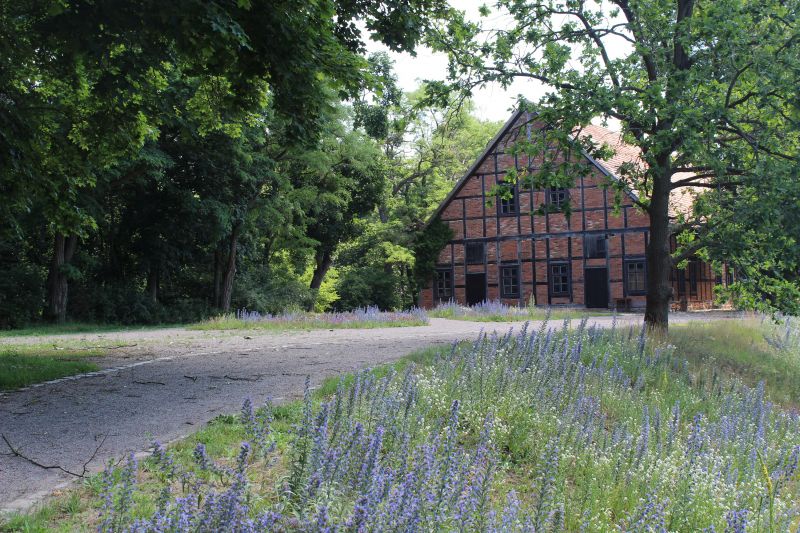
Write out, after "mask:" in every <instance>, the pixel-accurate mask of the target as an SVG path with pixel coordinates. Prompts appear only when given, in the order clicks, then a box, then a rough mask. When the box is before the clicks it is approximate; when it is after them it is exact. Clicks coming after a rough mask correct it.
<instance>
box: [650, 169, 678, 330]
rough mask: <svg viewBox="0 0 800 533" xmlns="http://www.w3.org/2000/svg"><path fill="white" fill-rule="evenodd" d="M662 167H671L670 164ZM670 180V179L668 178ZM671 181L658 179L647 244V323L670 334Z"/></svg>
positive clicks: (655, 182)
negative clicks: (668, 330)
mask: <svg viewBox="0 0 800 533" xmlns="http://www.w3.org/2000/svg"><path fill="white" fill-rule="evenodd" d="M662 168H667V167H666V165H665V166H662ZM667 178H668V177H667ZM669 186H670V182H669V179H665V178H663V177H662V176H660V175H659V176H655V177H654V179H653V192H652V197H651V200H650V241H649V243H648V245H647V307H646V309H645V313H644V321H645V323H646V324H647V327H648V329H649V330H650V331H651V332H657V333H662V334H663V333H666V332H667V329H668V327H669V305H670V299H671V298H672V284H671V283H670V281H669V274H670V271H671V270H672V257H671V254H670V246H669V244H670V239H669V238H670V230H669V192H670V189H669Z"/></svg>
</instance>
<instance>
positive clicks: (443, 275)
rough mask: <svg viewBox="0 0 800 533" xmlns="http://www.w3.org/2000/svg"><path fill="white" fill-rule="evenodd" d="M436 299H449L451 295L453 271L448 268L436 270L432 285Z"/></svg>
mask: <svg viewBox="0 0 800 533" xmlns="http://www.w3.org/2000/svg"><path fill="white" fill-rule="evenodd" d="M434 290H435V291H436V299H437V300H445V301H446V300H450V299H451V298H452V297H453V271H452V270H450V269H449V268H447V269H444V268H440V269H437V270H436V283H435V286H434Z"/></svg>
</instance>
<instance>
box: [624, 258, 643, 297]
mask: <svg viewBox="0 0 800 533" xmlns="http://www.w3.org/2000/svg"><path fill="white" fill-rule="evenodd" d="M632 265H642V269H641V273H642V288H641V289H637V288H632V287H631V266H632ZM637 274H638V272H637ZM625 293H626V294H629V295H631V296H642V295H645V294H647V260H646V259H628V260H626V261H625Z"/></svg>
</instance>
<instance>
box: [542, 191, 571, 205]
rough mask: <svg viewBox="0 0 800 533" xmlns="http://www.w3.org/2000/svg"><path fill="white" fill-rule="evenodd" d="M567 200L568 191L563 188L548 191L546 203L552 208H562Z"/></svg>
mask: <svg viewBox="0 0 800 533" xmlns="http://www.w3.org/2000/svg"><path fill="white" fill-rule="evenodd" d="M568 200H569V190H567V189H563V188H556V189H548V190H547V203H548V204H550V205H552V206H553V207H557V208H559V209H560V208H562V207H564V205H566V203H567V201H568Z"/></svg>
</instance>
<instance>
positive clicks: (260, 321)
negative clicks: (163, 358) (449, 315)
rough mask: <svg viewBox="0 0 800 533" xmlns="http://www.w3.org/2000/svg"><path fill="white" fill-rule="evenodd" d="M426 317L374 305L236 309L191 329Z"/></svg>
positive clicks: (363, 323)
mask: <svg viewBox="0 0 800 533" xmlns="http://www.w3.org/2000/svg"><path fill="white" fill-rule="evenodd" d="M427 323H428V315H427V314H426V313H425V311H424V310H422V309H419V308H414V309H410V310H408V311H381V310H380V309H378V308H377V307H375V306H370V307H366V308H359V309H355V310H353V311H342V312H329V313H308V312H303V311H286V312H284V313H281V314H278V315H271V314H268V313H267V314H261V313H259V312H258V311H248V310H246V309H240V310H238V311H236V313H234V314H229V315H222V316H219V317H216V318H212V319H210V320H207V321H205V322H201V323H199V324H195V325H194V326H192V328H193V329H278V330H281V329H326V328H382V327H392V326H399V327H402V326H424V325H425V324H427Z"/></svg>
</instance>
